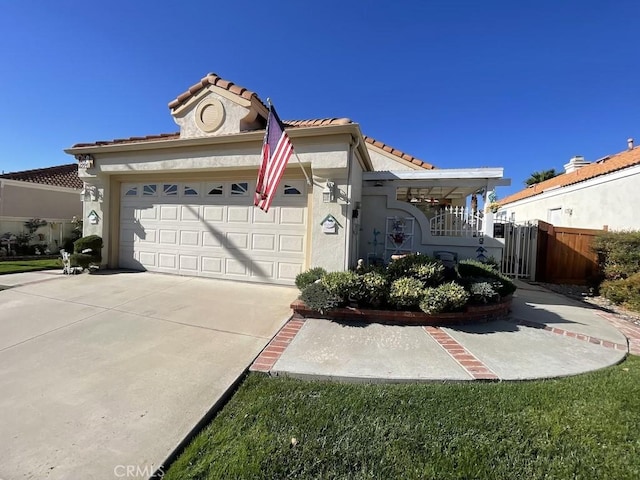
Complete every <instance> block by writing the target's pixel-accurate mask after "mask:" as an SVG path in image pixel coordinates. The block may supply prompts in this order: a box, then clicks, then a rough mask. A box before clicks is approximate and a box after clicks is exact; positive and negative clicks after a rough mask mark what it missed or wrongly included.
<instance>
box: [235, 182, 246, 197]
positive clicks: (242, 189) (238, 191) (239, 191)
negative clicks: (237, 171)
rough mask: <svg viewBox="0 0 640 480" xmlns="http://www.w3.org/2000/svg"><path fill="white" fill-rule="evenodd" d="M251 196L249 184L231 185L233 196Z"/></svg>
mask: <svg viewBox="0 0 640 480" xmlns="http://www.w3.org/2000/svg"><path fill="white" fill-rule="evenodd" d="M248 194H249V184H248V183H247V182H238V183H232V184H231V195H236V196H238V195H240V196H247V195H248Z"/></svg>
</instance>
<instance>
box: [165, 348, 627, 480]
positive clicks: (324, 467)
mask: <svg viewBox="0 0 640 480" xmlns="http://www.w3.org/2000/svg"><path fill="white" fill-rule="evenodd" d="M294 438H295V439H296V440H293V441H292V439H294ZM294 444H295V445H294ZM164 478H165V479H173V480H177V479H179V480H186V479H207V478H212V479H213V478H215V479H218V478H243V479H244V478H273V479H283V478H318V479H325V478H345V479H347V478H348V479H352V478H355V479H362V478H380V479H396V478H398V479H400V478H402V479H406V478H416V479H417V478H420V479H438V480H441V479H492V480H493V479H505V480H506V479H508V480H515V479H527V480H531V479H542V478H545V479H585V480H592V479H609V478H610V479H616V480H623V479H638V478H640V357H630V358H629V359H628V360H627V361H625V362H624V363H622V364H620V365H618V366H615V367H611V368H608V369H606V370H603V371H599V372H594V373H590V374H585V375H581V376H577V377H571V378H565V379H559V380H546V381H535V382H520V383H507V382H505V383H478V382H473V383H448V384H399V385H398V384H396V385H345V384H333V383H321V382H307V381H296V380H290V379H282V378H269V377H266V376H262V375H258V374H251V375H249V376H248V377H247V378H246V380H245V381H244V383H243V384H242V385H241V387H240V388H239V390H238V391H237V393H236V394H235V395H234V396H233V398H232V399H231V400H230V402H229V403H228V404H227V405H226V407H225V408H224V409H223V410H222V411H221V412H220V414H219V415H218V416H217V417H216V418H215V419H214V420H213V422H212V423H211V424H210V425H209V426H208V427H206V428H205V429H204V430H203V432H202V433H201V434H200V435H199V436H198V437H196V438H195V439H194V441H193V442H192V443H191V445H190V446H189V447H188V448H187V450H186V451H185V452H184V453H183V454H182V455H181V456H180V457H179V459H178V460H177V461H176V462H175V463H174V464H173V465H172V467H171V468H170V470H169V471H168V472H167V474H166V476H165V477H164Z"/></svg>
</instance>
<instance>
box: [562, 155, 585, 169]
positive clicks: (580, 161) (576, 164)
mask: <svg viewBox="0 0 640 480" xmlns="http://www.w3.org/2000/svg"><path fill="white" fill-rule="evenodd" d="M585 165H589V162H587V161H586V160H585V159H584V157H583V156H582V155H576V156H575V157H573V158H572V159H571V160H569V163H565V164H564V173H571V172H575V171H576V170H579V169H580V168H582V167H584V166H585Z"/></svg>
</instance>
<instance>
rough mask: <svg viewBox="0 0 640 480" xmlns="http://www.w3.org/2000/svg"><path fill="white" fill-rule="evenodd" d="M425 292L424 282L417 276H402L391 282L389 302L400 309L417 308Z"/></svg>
mask: <svg viewBox="0 0 640 480" xmlns="http://www.w3.org/2000/svg"><path fill="white" fill-rule="evenodd" d="M423 294H424V287H423V286H422V282H421V281H420V280H418V279H417V278H412V277H401V278H399V279H397V280H394V281H393V282H392V283H391V288H390V289H389V303H390V304H391V305H393V306H394V307H396V308H397V309H398V310H407V309H409V310H411V309H415V308H416V307H417V306H418V304H419V303H420V299H421V298H422V296H423Z"/></svg>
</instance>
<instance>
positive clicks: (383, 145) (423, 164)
mask: <svg viewBox="0 0 640 480" xmlns="http://www.w3.org/2000/svg"><path fill="white" fill-rule="evenodd" d="M364 141H365V142H367V143H370V144H371V145H374V146H376V147H378V148H381V149H382V150H384V151H385V152H388V153H390V154H392V155H395V156H396V157H399V158H402V159H403V160H406V161H407V162H411V163H413V164H414V165H417V166H419V167H422V168H425V169H427V170H433V169H435V168H436V167H435V166H434V165H431V164H430V163H427V162H423V161H422V160H420V159H419V158H416V157H414V156H413V155H409V154H408V153H404V152H402V151H400V150H398V149H397V148H393V147H391V146H389V145H387V144H386V143H382V142H380V141H378V140H376V139H375V138H371V137H369V136H367V135H364Z"/></svg>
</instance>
